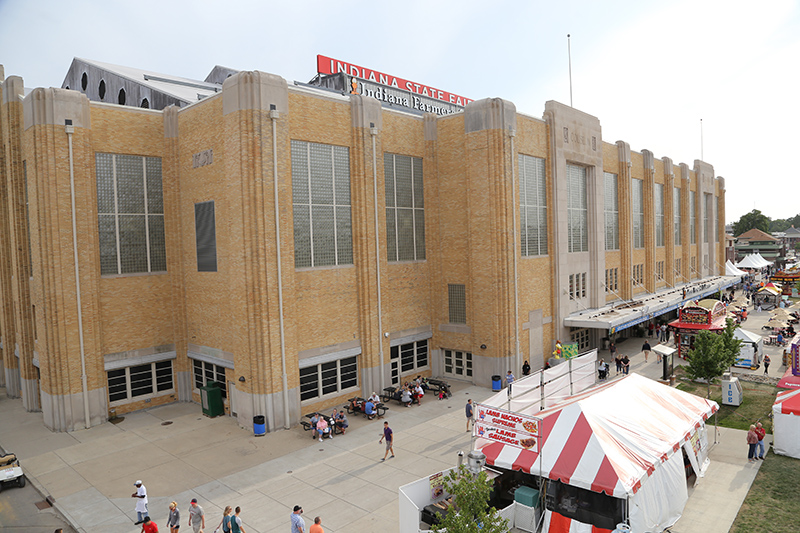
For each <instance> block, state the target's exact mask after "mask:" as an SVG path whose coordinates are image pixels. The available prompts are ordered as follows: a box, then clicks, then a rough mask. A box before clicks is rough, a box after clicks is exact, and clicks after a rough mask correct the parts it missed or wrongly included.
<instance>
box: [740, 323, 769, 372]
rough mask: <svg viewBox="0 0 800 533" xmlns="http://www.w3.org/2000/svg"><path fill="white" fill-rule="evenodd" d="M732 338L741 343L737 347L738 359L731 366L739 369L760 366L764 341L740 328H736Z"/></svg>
mask: <svg viewBox="0 0 800 533" xmlns="http://www.w3.org/2000/svg"><path fill="white" fill-rule="evenodd" d="M733 338H734V339H739V340H740V341H742V344H741V346H740V347H739V357H737V358H736V362H735V363H733V366H738V367H739V368H750V369H755V368H758V367H759V365H760V364H761V356H762V354H763V353H764V339H763V337H761V335H757V334H755V333H752V332H750V331H747V330H744V329H742V328H736V329H735V330H734V331H733Z"/></svg>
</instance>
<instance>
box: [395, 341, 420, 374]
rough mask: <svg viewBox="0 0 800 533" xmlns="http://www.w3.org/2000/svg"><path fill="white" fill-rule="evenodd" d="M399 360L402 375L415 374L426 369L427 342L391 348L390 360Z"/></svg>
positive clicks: (410, 343)
mask: <svg viewBox="0 0 800 533" xmlns="http://www.w3.org/2000/svg"><path fill="white" fill-rule="evenodd" d="M397 358H399V359H400V371H401V372H402V373H404V374H405V373H407V372H416V371H417V370H421V369H423V368H427V367H428V340H427V339H426V340H421V341H416V342H409V343H407V344H401V345H399V346H392V353H391V359H397Z"/></svg>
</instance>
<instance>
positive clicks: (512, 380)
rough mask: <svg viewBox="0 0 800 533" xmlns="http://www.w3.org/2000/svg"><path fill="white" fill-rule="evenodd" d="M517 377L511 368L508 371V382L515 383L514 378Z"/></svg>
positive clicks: (509, 383)
mask: <svg viewBox="0 0 800 533" xmlns="http://www.w3.org/2000/svg"><path fill="white" fill-rule="evenodd" d="M515 379H516V378H515V377H514V374H512V373H511V370H509V371H508V372H507V373H506V383H507V384H508V385H511V384H512V383H514V380H515Z"/></svg>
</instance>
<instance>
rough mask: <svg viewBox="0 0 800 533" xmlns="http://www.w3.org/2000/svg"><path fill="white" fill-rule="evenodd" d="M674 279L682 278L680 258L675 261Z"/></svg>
mask: <svg viewBox="0 0 800 533" xmlns="http://www.w3.org/2000/svg"><path fill="white" fill-rule="evenodd" d="M675 277H676V278H682V277H683V272H682V271H681V258H680V257H679V258H678V259H676V260H675Z"/></svg>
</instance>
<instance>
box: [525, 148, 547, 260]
mask: <svg viewBox="0 0 800 533" xmlns="http://www.w3.org/2000/svg"><path fill="white" fill-rule="evenodd" d="M519 217H520V224H519V227H520V240H521V247H520V250H521V255H522V256H523V257H526V256H534V255H547V176H546V174H545V165H544V159H541V158H539V157H531V156H529V155H524V154H519Z"/></svg>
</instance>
